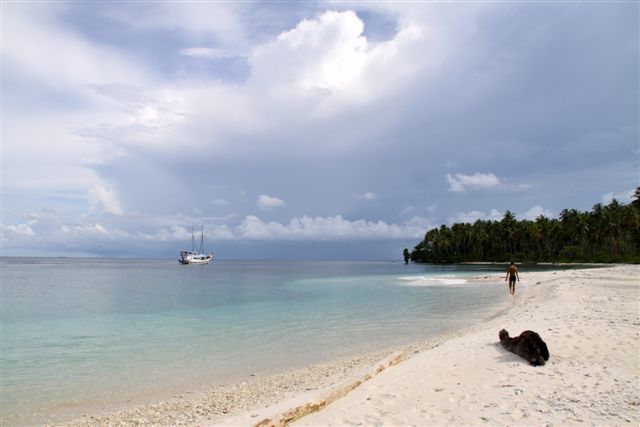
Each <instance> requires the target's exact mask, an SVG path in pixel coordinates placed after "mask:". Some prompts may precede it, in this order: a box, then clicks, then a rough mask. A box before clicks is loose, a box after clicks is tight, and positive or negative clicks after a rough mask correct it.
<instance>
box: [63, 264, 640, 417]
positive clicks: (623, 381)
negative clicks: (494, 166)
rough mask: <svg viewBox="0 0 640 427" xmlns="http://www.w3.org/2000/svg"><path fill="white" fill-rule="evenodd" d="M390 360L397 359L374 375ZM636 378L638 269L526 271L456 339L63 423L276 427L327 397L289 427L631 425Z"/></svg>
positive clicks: (639, 384)
mask: <svg viewBox="0 0 640 427" xmlns="http://www.w3.org/2000/svg"><path fill="white" fill-rule="evenodd" d="M478 280H479V281H482V280H488V281H492V282H495V280H496V277H495V276H493V277H489V278H487V279H484V278H482V277H480V278H478ZM502 280H503V279H502ZM505 292H507V285H506V284H505ZM502 328H505V329H507V330H508V331H509V332H510V333H511V335H512V336H513V335H517V334H519V333H520V332H522V331H523V330H526V329H531V330H535V331H537V332H538V333H539V334H540V335H541V336H542V338H543V339H544V340H545V341H546V343H547V345H548V347H549V351H550V353H551V358H550V359H549V361H548V362H547V364H546V365H545V366H541V367H532V366H529V365H528V364H527V363H526V362H525V361H524V360H523V359H521V358H519V357H518V356H516V355H514V354H512V353H509V352H507V351H506V350H504V349H502V347H501V346H500V345H499V342H498V331H499V330H500V329H502ZM393 350H399V353H400V354H402V356H403V358H404V359H406V360H404V361H402V362H400V363H399V364H397V365H395V366H392V367H387V368H386V369H385V370H383V371H382V372H379V373H378V372H376V369H375V368H376V367H377V366H378V365H376V363H375V362H376V361H379V360H381V359H383V358H385V357H387V356H389V355H390V354H391V353H392V352H393ZM395 356H398V353H397V352H396V353H395ZM392 357H393V355H392ZM396 359H397V357H396ZM387 360H388V359H387ZM396 361H398V360H396ZM372 367H373V369H372ZM639 373H640V266H616V267H608V268H599V269H585V270H566V271H558V272H540V273H526V272H525V273H523V274H522V282H520V283H519V284H518V286H517V289H516V295H515V297H513V300H512V304H510V306H509V308H507V309H505V310H504V311H503V312H502V313H500V314H499V315H498V316H496V317H495V318H493V319H490V320H488V321H486V322H485V323H483V324H482V325H478V326H476V327H473V328H469V329H467V330H465V331H459V332H457V333H454V334H451V335H449V336H444V337H440V338H438V339H436V340H431V341H429V342H425V343H416V344H413V345H411V346H407V347H405V348H402V349H387V350H384V351H380V352H377V353H372V354H369V355H365V356H361V357H357V358H346V359H343V360H339V361H335V362H331V363H327V364H322V365H315V366H312V367H308V368H305V369H301V370H297V371H291V372H288V373H285V374H281V375H274V376H269V377H264V378H252V379H250V380H249V381H247V382H244V383H242V384H237V385H233V386H228V387H219V388H215V389H212V390H211V391H210V392H206V393H191V394H186V395H183V396H178V397H176V398H174V399H171V400H168V401H164V402H158V403H157V404H148V405H142V406H139V407H135V408H129V409H126V410H122V411H117V412H112V413H109V414H105V415H101V416H96V415H94V416H92V417H90V416H85V417H83V418H82V419H78V420H76V421H74V422H72V423H71V425H194V426H195V425H218V424H224V425H256V424H257V423H259V422H261V421H264V420H269V421H267V422H265V425H269V424H272V422H273V424H274V425H277V421H278V419H279V417H281V416H282V414H285V413H286V412H287V411H288V410H291V409H292V408H299V407H306V408H307V409H308V408H311V407H314V406H315V407H316V408H317V407H323V406H325V404H327V403H328V400H327V398H328V397H330V399H329V400H332V401H333V402H332V403H331V404H328V405H326V407H324V408H323V409H322V410H320V411H318V412H315V413H312V414H310V415H307V416H304V417H302V418H301V419H299V420H298V421H297V422H295V424H296V425H312V426H321V425H336V426H338V425H349V426H354V425H362V426H373V425H397V426H408V425H419V426H423V425H438V426H440V425H572V424H593V425H625V426H626V425H629V426H638V425H639V423H640V378H639ZM342 395H344V397H342Z"/></svg>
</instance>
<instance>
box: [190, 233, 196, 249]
mask: <svg viewBox="0 0 640 427" xmlns="http://www.w3.org/2000/svg"><path fill="white" fill-rule="evenodd" d="M195 250H196V236H195V235H194V234H193V227H191V252H193V251H195Z"/></svg>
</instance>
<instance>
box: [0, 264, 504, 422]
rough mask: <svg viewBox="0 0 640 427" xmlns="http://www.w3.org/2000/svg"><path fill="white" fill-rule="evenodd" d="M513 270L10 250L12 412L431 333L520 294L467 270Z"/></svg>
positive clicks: (6, 354)
mask: <svg viewBox="0 0 640 427" xmlns="http://www.w3.org/2000/svg"><path fill="white" fill-rule="evenodd" d="M501 271H502V268H501V267H482V266H467V267H462V266H459V267H452V266H443V267H435V266H429V265H404V264H402V263H393V262H340V261H217V262H214V263H212V264H211V265H208V266H181V265H178V263H177V262H174V261H170V260H104V259H55V258H52V259H29V258H3V259H2V260H1V273H2V294H1V296H2V302H1V303H2V307H1V308H2V310H1V311H2V313H1V322H2V343H1V344H2V351H1V356H0V361H1V373H2V383H1V396H0V397H1V404H2V414H3V415H2V416H3V418H5V420H6V419H10V418H11V417H14V416H29V414H34V413H42V414H45V415H46V414H49V413H55V412H56V411H60V410H61V408H65V407H69V406H78V407H83V406H87V407H88V406H91V405H95V404H96V402H110V403H115V404H119V403H125V402H126V401H129V400H131V401H136V400H139V399H141V397H144V396H170V395H171V393H173V392H184V391H188V390H194V389H197V388H199V387H200V386H204V385H207V384H219V383H225V382H227V383H228V382H232V381H239V380H240V379H243V378H246V377H247V376H248V375H250V374H252V373H260V372H273V371H278V370H284V369H286V368H290V367H300V366H304V365H308V364H311V363H316V362H321V361H326V360H330V359H333V358H337V357H341V356H346V355H351V354H356V353H363V352H366V351H371V350H376V349H382V348H387V347H390V346H396V345H402V344H406V343H408V342H411V341H415V340H420V339H426V338H430V337H433V336H435V335H438V334H440V333H443V332H446V331H449V330H453V329H458V328H461V327H465V326H468V325H470V324H473V323H476V322H478V321H480V320H481V319H483V318H485V317H487V316H489V315H491V314H493V313H495V312H497V311H498V310H500V309H501V308H503V307H504V306H506V303H507V300H508V295H507V291H506V285H505V284H504V282H498V281H497V282H496V283H493V284H492V283H488V284H486V283H485V284H469V283H466V281H465V280H464V277H465V276H469V275H475V274H478V273H481V272H501ZM454 274H455V276H452V275H454Z"/></svg>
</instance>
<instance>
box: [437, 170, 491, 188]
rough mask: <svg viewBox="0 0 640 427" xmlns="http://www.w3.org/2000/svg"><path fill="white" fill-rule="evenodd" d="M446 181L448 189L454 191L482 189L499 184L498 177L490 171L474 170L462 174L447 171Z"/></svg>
mask: <svg viewBox="0 0 640 427" xmlns="http://www.w3.org/2000/svg"><path fill="white" fill-rule="evenodd" d="M447 182H448V183H449V191H451V192H454V193H455V192H464V191H467V190H484V189H488V188H495V187H499V186H500V185H501V182H500V179H498V177H497V176H495V175H494V174H493V173H491V172H489V173H480V172H476V173H475V174H473V175H464V174H461V173H456V174H454V175H451V174H449V173H448V174H447Z"/></svg>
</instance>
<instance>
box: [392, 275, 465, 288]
mask: <svg viewBox="0 0 640 427" xmlns="http://www.w3.org/2000/svg"><path fill="white" fill-rule="evenodd" d="M398 281H399V283H398V284H399V285H400V286H461V285H467V284H468V283H469V282H468V281H467V280H465V279H462V278H460V277H456V276H454V275H452V274H446V275H441V276H406V277H398Z"/></svg>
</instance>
